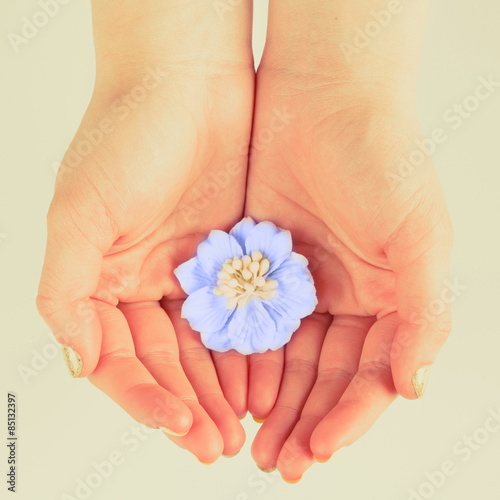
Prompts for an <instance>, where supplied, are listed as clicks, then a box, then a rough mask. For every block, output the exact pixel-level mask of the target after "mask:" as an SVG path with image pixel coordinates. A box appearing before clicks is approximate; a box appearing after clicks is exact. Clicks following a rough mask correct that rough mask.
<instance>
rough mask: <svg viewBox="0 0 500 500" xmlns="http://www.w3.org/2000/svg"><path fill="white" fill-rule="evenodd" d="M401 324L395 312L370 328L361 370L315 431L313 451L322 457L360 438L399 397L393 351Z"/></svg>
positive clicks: (312, 438)
mask: <svg viewBox="0 0 500 500" xmlns="http://www.w3.org/2000/svg"><path fill="white" fill-rule="evenodd" d="M397 324H398V317H397V314H396V313H393V314H390V315H388V316H386V317H384V318H383V319H380V320H378V321H377V322H376V323H374V324H373V326H372V327H371V328H370V331H369V332H368V334H367V336H366V340H365V343H364V346H363V351H362V354H361V359H360V363H359V369H358V372H357V373H356V375H355V376H354V378H353V379H352V381H351V383H350V384H349V386H348V387H347V389H346V390H345V392H344V394H343V395H342V397H341V398H340V400H339V402H338V404H337V405H336V406H335V407H334V408H333V409H332V410H331V411H330V412H329V413H328V414H327V416H326V417H325V418H323V420H321V422H320V423H319V424H318V425H317V427H316V429H315V430H314V431H313V433H312V435H311V441H310V446H311V451H312V453H313V455H314V456H315V457H316V458H317V460H318V461H326V460H328V459H329V458H330V457H331V455H332V454H333V453H334V452H335V451H336V450H338V449H339V448H341V447H343V446H347V445H349V444H351V443H353V442H354V441H356V440H357V439H359V438H360V437H361V436H362V435H363V434H364V433H365V432H366V431H367V430H368V429H369V428H370V427H371V426H372V425H373V424H374V423H375V421H376V420H377V419H378V418H379V417H380V415H381V414H382V413H383V412H384V411H385V409H386V408H387V407H388V406H389V405H390V404H391V402H392V401H393V400H394V399H395V398H396V395H397V393H396V390H395V388H394V384H393V381H392V374H391V368H390V359H389V358H390V354H389V352H390V345H391V343H392V340H393V337H394V334H395V332H396V328H397Z"/></svg>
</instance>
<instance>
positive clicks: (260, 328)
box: [228, 299, 276, 354]
mask: <svg viewBox="0 0 500 500" xmlns="http://www.w3.org/2000/svg"><path fill="white" fill-rule="evenodd" d="M275 333H276V324H275V323H274V321H273V320H272V318H271V316H270V315H269V313H268V312H267V310H266V309H265V308H264V306H263V305H262V302H261V300H260V299H253V300H250V301H249V302H247V304H245V305H244V306H242V307H241V306H239V307H238V308H237V309H236V310H235V312H234V314H233V316H232V317H231V319H230V320H229V324H228V335H229V339H230V341H231V344H232V346H233V349H236V350H237V351H238V352H240V353H241V354H251V353H254V352H264V351H267V350H268V349H269V343H270V341H272V340H273V339H274V335H275Z"/></svg>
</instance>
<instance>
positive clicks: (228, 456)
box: [222, 450, 241, 458]
mask: <svg viewBox="0 0 500 500" xmlns="http://www.w3.org/2000/svg"><path fill="white" fill-rule="evenodd" d="M240 451H241V450H238V451H237V452H236V453H233V454H232V455H224V453H223V454H222V456H223V457H226V458H233V457H235V456H236V455H237V454H238V453H239V452H240Z"/></svg>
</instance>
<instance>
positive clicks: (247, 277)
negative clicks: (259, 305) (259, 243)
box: [213, 250, 278, 309]
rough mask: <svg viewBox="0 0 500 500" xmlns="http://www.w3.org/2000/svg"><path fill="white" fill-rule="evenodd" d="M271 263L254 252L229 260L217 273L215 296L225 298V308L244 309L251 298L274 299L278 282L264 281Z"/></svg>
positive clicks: (260, 254) (257, 251) (257, 252)
mask: <svg viewBox="0 0 500 500" xmlns="http://www.w3.org/2000/svg"><path fill="white" fill-rule="evenodd" d="M270 267H271V263H270V262H269V260H268V259H266V258H265V257H264V256H263V255H262V252H260V251H259V250H254V251H253V252H252V253H251V255H244V256H243V257H241V258H239V257H235V258H234V259H229V260H227V261H226V262H224V264H223V265H222V269H221V270H220V271H219V272H218V273H217V278H218V280H217V286H216V287H215V288H214V289H213V292H214V294H215V295H218V296H224V297H227V307H228V308H229V309H234V308H235V307H244V306H245V305H246V304H247V303H248V301H249V300H251V299H252V297H257V298H259V299H261V300H268V299H272V298H273V297H276V295H277V292H276V288H277V287H278V281H276V280H266V274H267V273H268V272H269V269H270Z"/></svg>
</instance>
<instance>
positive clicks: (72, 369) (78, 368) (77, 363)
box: [61, 345, 83, 378]
mask: <svg viewBox="0 0 500 500" xmlns="http://www.w3.org/2000/svg"><path fill="white" fill-rule="evenodd" d="M61 349H62V353H63V357H64V361H66V366H67V367H68V370H69V373H70V374H71V376H72V377H73V378H76V377H78V375H80V373H81V372H82V368H83V363H82V358H81V357H80V355H79V354H78V353H77V352H76V351H75V350H74V349H73V348H72V347H70V346H69V345H62V346H61Z"/></svg>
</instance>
